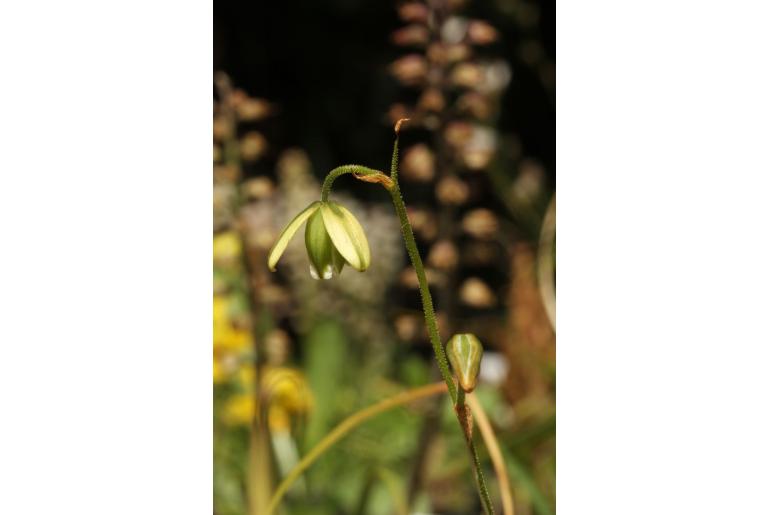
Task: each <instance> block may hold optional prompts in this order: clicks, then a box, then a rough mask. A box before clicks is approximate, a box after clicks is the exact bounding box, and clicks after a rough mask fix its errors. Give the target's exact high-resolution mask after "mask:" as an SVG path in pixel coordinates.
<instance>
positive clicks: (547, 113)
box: [214, 0, 556, 186]
mask: <svg viewBox="0 0 770 515" xmlns="http://www.w3.org/2000/svg"><path fill="white" fill-rule="evenodd" d="M516 4H521V2H506V1H504V0H497V1H493V0H480V1H471V2H468V4H467V6H466V7H465V8H464V9H463V10H462V11H461V14H462V15H465V16H469V17H475V18H480V19H483V20H486V21H488V22H489V23H491V24H492V25H493V26H494V27H495V28H496V29H497V30H498V31H500V34H501V38H500V41H499V42H498V43H496V44H494V45H492V46H491V47H490V48H488V49H486V51H487V52H489V53H490V55H495V56H497V57H501V58H504V59H505V60H507V61H508V63H509V64H510V65H511V68H512V71H513V73H512V80H511V83H510V85H509V86H508V88H507V90H506V92H505V93H504V96H503V100H502V109H501V113H500V117H499V119H498V123H497V127H498V130H499V132H500V133H501V134H515V135H516V137H517V138H518V139H519V141H520V143H521V147H522V155H524V156H527V157H533V158H535V159H537V160H538V161H540V162H541V163H542V164H543V165H544V166H545V169H546V170H547V173H548V176H549V181H550V182H551V186H553V177H554V165H555V158H554V156H555V136H556V135H555V100H554V98H555V97H554V92H553V87H552V86H550V87H549V86H548V85H547V84H544V82H543V81H542V80H541V78H540V77H539V75H538V72H537V70H536V69H535V68H534V67H533V66H531V65H529V64H527V60H526V59H525V58H523V57H522V53H523V50H522V48H523V45H525V44H526V42H527V41H532V40H533V39H534V40H536V41H537V42H538V43H539V46H540V47H541V48H542V50H543V52H544V54H545V59H547V60H549V61H550V62H554V60H555V55H554V54H555V17H554V16H555V14H554V12H555V11H554V8H555V6H554V3H553V2H540V3H538V2H530V4H531V5H534V6H535V7H536V8H537V10H538V11H539V20H538V22H537V24H536V27H535V28H534V30H533V29H532V28H529V29H523V28H522V26H521V24H520V23H518V22H517V17H516V15H515V11H516ZM395 6H396V3H395V2H390V1H367V0H326V1H319V0H312V1H309V0H285V1H272V2H244V3H239V2H224V1H219V2H214V69H215V70H222V71H225V72H227V73H228V74H229V75H230V76H231V77H232V80H233V83H234V85H235V86H236V87H239V88H242V89H244V90H245V91H246V92H247V93H248V94H250V95H252V96H257V97H262V98H265V99H267V100H270V101H271V102H274V103H275V104H277V106H278V107H279V109H280V111H279V113H278V116H275V117H274V118H273V120H272V121H271V123H270V124H267V126H266V128H265V132H266V135H267V137H268V140H269V141H270V142H271V148H272V152H271V155H269V156H268V160H267V162H266V163H265V166H270V161H271V159H270V158H271V157H273V158H274V157H275V155H276V153H277V152H280V151H281V150H283V149H285V148H287V147H290V146H299V147H302V148H304V149H305V150H306V151H307V152H309V154H310V158H311V161H312V162H313V164H314V167H315V169H316V172H317V173H322V172H323V171H325V170H328V169H331V168H333V167H334V166H337V165H339V164H341V163H352V162H355V163H362V164H369V165H370V166H385V165H386V164H387V163H388V162H389V160H390V150H391V148H390V141H391V134H392V128H391V127H390V123H389V122H388V121H387V119H386V117H385V114H386V113H387V110H388V107H389V106H390V104H391V103H393V102H394V101H397V100H399V99H400V98H401V96H400V95H403V88H402V87H401V86H400V85H399V84H398V83H397V82H396V81H395V80H394V79H393V78H392V76H391V75H390V74H389V73H388V68H387V67H388V65H389V64H390V63H391V62H392V61H393V60H394V59H395V58H397V57H398V56H400V55H403V54H404V51H403V49H400V48H398V47H396V46H395V45H393V44H392V43H391V42H390V39H389V35H390V33H391V32H393V31H394V30H395V29H397V28H399V27H402V26H403V25H404V24H403V22H401V21H400V20H399V19H398V17H397V14H396V9H395Z"/></svg>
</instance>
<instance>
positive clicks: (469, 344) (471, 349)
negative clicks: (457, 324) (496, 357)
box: [446, 333, 484, 393]
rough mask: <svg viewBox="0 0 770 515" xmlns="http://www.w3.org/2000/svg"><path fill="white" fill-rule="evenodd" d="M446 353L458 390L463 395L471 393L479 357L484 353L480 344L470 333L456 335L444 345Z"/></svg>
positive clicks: (474, 383) (479, 360)
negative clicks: (458, 386)
mask: <svg viewBox="0 0 770 515" xmlns="http://www.w3.org/2000/svg"><path fill="white" fill-rule="evenodd" d="M446 353H447V357H448V358H449V362H450V363H451V364H452V368H453V369H454V372H455V375H456V376H457V382H458V383H459V385H460V388H462V389H463V391H464V392H465V393H471V392H472V391H473V390H474V389H475V388H476V380H477V379H478V375H479V367H480V365H481V356H482V354H483V353H484V349H483V347H482V346H481V342H480V341H479V339H478V338H476V336H475V335H473V334H470V333H464V334H456V335H454V336H452V338H451V339H450V340H449V342H448V343H447V344H446Z"/></svg>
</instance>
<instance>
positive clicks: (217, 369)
mask: <svg viewBox="0 0 770 515" xmlns="http://www.w3.org/2000/svg"><path fill="white" fill-rule="evenodd" d="M226 380H227V371H226V370H225V366H224V364H223V363H222V361H221V360H219V359H218V356H217V354H216V353H214V384H221V383H224V382H225V381H226Z"/></svg>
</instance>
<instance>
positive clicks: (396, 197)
mask: <svg viewBox="0 0 770 515" xmlns="http://www.w3.org/2000/svg"><path fill="white" fill-rule="evenodd" d="M390 178H391V180H392V181H393V184H392V185H391V187H390V188H389V189H388V191H390V197H391V199H392V200H393V206H394V207H395V208H396V214H397V215H398V218H399V221H400V222H401V233H402V234H403V235H404V243H405V244H406V251H407V253H408V254H409V259H410V260H411V261H412V266H413V267H414V271H415V273H416V274H417V281H418V283H419V285H420V298H421V300H422V309H423V313H424V314H425V324H426V325H427V327H428V335H429V336H430V342H431V345H432V346H433V352H434V353H435V354H436V361H438V367H439V370H440V371H441V376H442V377H443V378H444V382H445V383H446V385H447V390H449V396H450V397H451V398H452V404H453V405H454V407H455V414H456V415H457V421H458V422H459V423H460V428H461V429H462V432H463V436H464V437H465V443H466V444H467V446H468V450H469V451H470V453H471V460H472V462H473V468H474V471H475V473H476V486H477V487H478V491H479V497H480V498H481V503H482V504H483V506H484V511H485V512H486V513H487V515H494V513H495V510H494V508H493V507H492V501H491V499H490V497H489V491H488V490H487V484H486V481H485V480H484V473H483V472H482V470H481V462H480V460H479V453H478V451H477V450H476V445H475V444H474V443H473V436H472V434H471V432H470V429H469V430H468V431H466V427H467V428H469V427H470V426H469V424H470V420H468V418H467V417H468V415H467V413H466V407H465V392H464V391H462V390H458V389H457V388H456V387H455V383H454V380H453V379H452V374H451V372H450V371H449V363H448V361H447V356H446V352H445V351H444V346H443V345H442V344H441V336H439V333H438V323H437V322H436V313H435V311H434V309H433V298H432V297H431V294H430V288H429V287H428V278H427V276H426V275H425V267H424V266H423V264H422V258H421V257H420V252H419V250H418V249H417V242H416V241H415V239H414V232H413V231H412V224H410V223H409V217H408V216H407V213H406V206H405V205H404V199H403V197H402V196H401V188H400V186H399V184H398V131H396V141H395V142H394V143H393V159H392V160H391V164H390Z"/></svg>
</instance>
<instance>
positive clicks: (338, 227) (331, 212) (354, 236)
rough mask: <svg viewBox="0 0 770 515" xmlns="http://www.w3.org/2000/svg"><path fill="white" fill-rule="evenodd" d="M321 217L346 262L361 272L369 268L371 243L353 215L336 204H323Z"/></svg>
mask: <svg viewBox="0 0 770 515" xmlns="http://www.w3.org/2000/svg"><path fill="white" fill-rule="evenodd" d="M321 215H322V216H323V220H324V225H325V226H326V231H327V232H328V233H329V237H330V238H331V240H332V243H334V246H335V248H336V249H337V250H338V251H339V253H340V254H342V257H343V258H345V261H347V262H348V263H349V264H350V266H352V267H353V268H355V269H356V270H358V271H359V272H363V271H364V270H366V269H367V268H369V264H370V263H371V261H372V256H371V253H370V252H369V242H368V241H366V235H365V234H364V229H363V227H361V224H360V223H358V220H356V217H354V216H353V213H351V212H350V211H348V210H347V209H345V208H344V207H342V206H341V205H339V204H337V203H336V202H323V203H321Z"/></svg>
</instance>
